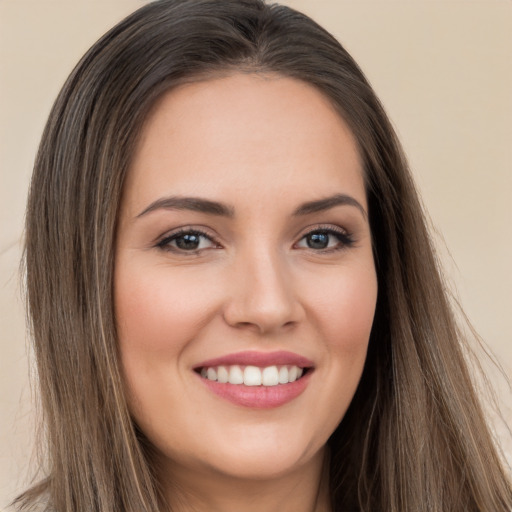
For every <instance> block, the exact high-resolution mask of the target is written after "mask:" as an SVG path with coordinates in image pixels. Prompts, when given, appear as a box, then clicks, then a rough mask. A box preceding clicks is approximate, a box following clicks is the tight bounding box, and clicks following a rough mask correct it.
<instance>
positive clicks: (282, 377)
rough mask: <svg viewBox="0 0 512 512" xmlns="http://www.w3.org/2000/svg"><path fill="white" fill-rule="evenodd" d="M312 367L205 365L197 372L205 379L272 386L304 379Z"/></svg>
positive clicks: (238, 384) (226, 382)
mask: <svg viewBox="0 0 512 512" xmlns="http://www.w3.org/2000/svg"><path fill="white" fill-rule="evenodd" d="M311 370H312V368H309V367H300V366H296V365H272V366H266V367H263V368H260V367H258V366H252V365H247V366H243V365H219V366H203V367H201V368H197V369H196V372H197V373H199V375H201V377H202V378H203V379H206V380H208V381H213V382H218V383H220V384H233V385H237V386H242V385H243V386H263V387H272V386H278V385H280V384H290V383H292V382H295V381H297V380H300V379H302V378H303V377H304V376H305V375H306V374H307V373H309V372H310V371H311Z"/></svg>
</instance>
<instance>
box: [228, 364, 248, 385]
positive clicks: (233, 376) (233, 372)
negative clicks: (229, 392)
mask: <svg viewBox="0 0 512 512" xmlns="http://www.w3.org/2000/svg"><path fill="white" fill-rule="evenodd" d="M228 382H229V383H230V384H243V383H244V374H243V372H242V369H241V368H240V366H236V365H235V366H230V368H229V380H228Z"/></svg>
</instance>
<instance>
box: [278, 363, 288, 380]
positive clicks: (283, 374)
mask: <svg viewBox="0 0 512 512" xmlns="http://www.w3.org/2000/svg"><path fill="white" fill-rule="evenodd" d="M279 384H288V368H287V367H286V366H281V368H280V369H279Z"/></svg>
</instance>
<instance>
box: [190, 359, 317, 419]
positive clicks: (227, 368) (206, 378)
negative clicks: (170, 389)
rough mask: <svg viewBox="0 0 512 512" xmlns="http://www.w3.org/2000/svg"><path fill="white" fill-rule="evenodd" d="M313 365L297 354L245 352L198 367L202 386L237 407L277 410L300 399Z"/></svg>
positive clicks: (208, 361)
mask: <svg viewBox="0 0 512 512" xmlns="http://www.w3.org/2000/svg"><path fill="white" fill-rule="evenodd" d="M313 367H314V365H313V362H312V361H311V360H309V359H307V358H305V357H303V356H300V355H298V354H295V353H293V352H286V351H276V352H257V351H245V352H238V353H234V354H229V355H226V356H221V357H217V358H214V359H209V360H207V361H203V362H202V363H201V364H198V365H196V366H195V367H194V370H195V372H196V373H197V375H198V377H199V378H200V379H201V381H202V383H203V384H204V385H205V386H207V387H208V389H209V390H210V391H212V392H213V393H214V394H216V395H217V396H220V397H221V398H223V399H225V400H228V401H230V402H232V403H234V404H236V405H241V406H244V407H251V408H257V409H267V408H274V407H279V406H281V405H284V404H286V403H288V402H290V401H291V400H293V399H294V398H296V397H298V396H299V395H300V394H301V393H302V392H303V391H304V390H305V389H306V387H307V385H308V383H309V381H310V378H311V374H312V373H313Z"/></svg>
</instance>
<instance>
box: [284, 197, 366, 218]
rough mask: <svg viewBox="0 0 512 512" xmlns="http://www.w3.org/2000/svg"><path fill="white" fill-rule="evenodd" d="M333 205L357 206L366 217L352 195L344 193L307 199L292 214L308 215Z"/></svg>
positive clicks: (363, 210) (364, 215)
mask: <svg viewBox="0 0 512 512" xmlns="http://www.w3.org/2000/svg"><path fill="white" fill-rule="evenodd" d="M335 206H354V207H355V208H357V209H358V210H359V211H360V212H361V214H362V215H363V217H364V218H365V219H368V214H367V213H366V210H365V209H364V208H363V205H362V204H361V203H360V202H359V201H358V200H357V199H355V198H354V197H352V196H348V195H346V194H334V195H333V196H329V197H325V198H323V199H317V200H316V201H308V202H307V203H304V204H301V205H300V206H299V207H298V208H297V209H296V210H295V211H294V212H293V215H294V216H302V215H310V214H311V213H317V212H322V211H324V210H329V209H331V208H334V207H335Z"/></svg>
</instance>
